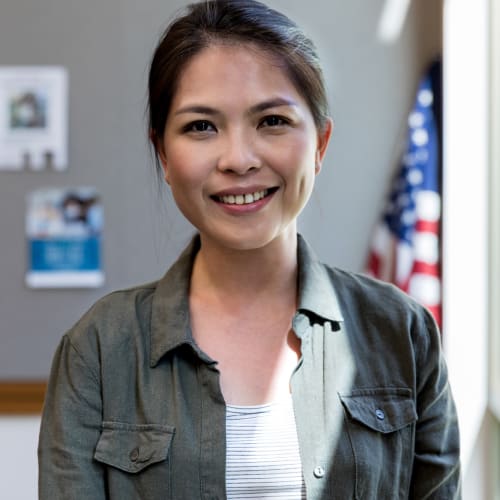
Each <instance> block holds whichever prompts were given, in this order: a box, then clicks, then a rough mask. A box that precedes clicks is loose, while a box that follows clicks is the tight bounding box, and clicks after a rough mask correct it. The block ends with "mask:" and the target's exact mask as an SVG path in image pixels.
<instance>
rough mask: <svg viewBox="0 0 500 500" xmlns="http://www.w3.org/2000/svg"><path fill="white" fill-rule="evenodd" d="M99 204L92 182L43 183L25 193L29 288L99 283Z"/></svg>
mask: <svg viewBox="0 0 500 500" xmlns="http://www.w3.org/2000/svg"><path fill="white" fill-rule="evenodd" d="M102 231H103V210H102V204H101V200H100V197H99V195H98V193H97V191H96V190H95V189H94V188H89V187H79V188H48V189H39V190H36V191H34V192H33V193H31V194H30V195H29V196H28V199H27V214H26V237H27V242H28V270H27V273H26V284H27V285H28V286H29V287H30V288H96V287H99V286H101V285H102V284H103V283H104V273H103V270H102V259H101V242H102Z"/></svg>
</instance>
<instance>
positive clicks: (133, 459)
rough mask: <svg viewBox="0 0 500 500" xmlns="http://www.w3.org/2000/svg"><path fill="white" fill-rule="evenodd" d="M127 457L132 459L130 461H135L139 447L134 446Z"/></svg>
mask: <svg viewBox="0 0 500 500" xmlns="http://www.w3.org/2000/svg"><path fill="white" fill-rule="evenodd" d="M129 458H130V460H132V462H136V461H137V459H138V458H139V448H134V449H133V450H132V451H131V452H130V454H129Z"/></svg>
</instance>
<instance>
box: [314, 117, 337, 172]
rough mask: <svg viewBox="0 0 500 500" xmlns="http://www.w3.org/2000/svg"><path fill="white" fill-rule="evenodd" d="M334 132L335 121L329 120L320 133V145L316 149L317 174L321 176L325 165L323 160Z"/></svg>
mask: <svg viewBox="0 0 500 500" xmlns="http://www.w3.org/2000/svg"><path fill="white" fill-rule="evenodd" d="M332 131H333V120H332V119H331V118H328V120H327V122H326V123H325V126H324V128H323V129H322V130H320V131H318V145H317V149H316V165H315V171H316V174H319V171H320V170H321V165H322V163H323V158H324V157H325V153H326V150H327V148H328V143H329V142H330V137H331V136H332Z"/></svg>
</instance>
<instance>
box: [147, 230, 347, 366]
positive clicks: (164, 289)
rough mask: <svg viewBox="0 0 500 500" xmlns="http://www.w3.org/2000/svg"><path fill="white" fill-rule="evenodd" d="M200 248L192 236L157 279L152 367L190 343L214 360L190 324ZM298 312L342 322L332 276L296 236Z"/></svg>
mask: <svg viewBox="0 0 500 500" xmlns="http://www.w3.org/2000/svg"><path fill="white" fill-rule="evenodd" d="M199 249H200V237H199V235H197V236H195V237H194V238H193V239H192V240H191V243H190V244H189V245H188V246H187V248H186V249H185V250H184V251H183V252H182V254H181V255H180V257H179V258H178V259H177V261H176V262H175V263H174V264H173V265H172V267H171V268H170V269H169V270H168V271H167V273H166V274H165V276H164V277H163V278H162V279H161V280H160V281H158V284H157V287H156V290H155V292H154V295H153V303H152V312H151V366H156V364H157V363H158V362H159V361H160V359H161V358H162V357H163V356H164V355H165V354H166V353H167V352H169V351H171V350H173V349H175V348H177V347H179V346H181V345H183V344H188V345H190V346H191V347H192V348H193V350H194V351H196V352H197V354H198V355H199V356H200V357H201V358H203V359H204V360H205V361H207V362H213V361H212V360H211V359H210V358H208V357H207V356H206V355H205V354H204V353H203V352H202V351H201V350H200V349H199V348H198V346H197V345H196V343H195V341H194V339H193V336H192V332H191V328H190V324H189V284H190V281H191V271H192V268H193V263H194V258H195V256H196V254H197V252H198V250H199ZM297 257H298V268H299V274H298V287H299V300H298V303H299V307H298V309H299V311H303V312H310V313H313V314H314V315H316V316H319V317H321V318H323V319H325V320H330V321H343V318H342V314H341V312H340V306H339V303H338V300H337V296H336V293H335V289H334V286H333V283H332V278H331V276H330V274H329V271H328V268H327V267H326V266H325V265H324V264H322V263H321V262H320V261H319V260H318V259H317V257H316V255H315V254H314V251H313V250H312V248H311V247H310V246H309V245H308V244H307V242H306V241H305V240H304V238H302V236H300V235H298V240H297Z"/></svg>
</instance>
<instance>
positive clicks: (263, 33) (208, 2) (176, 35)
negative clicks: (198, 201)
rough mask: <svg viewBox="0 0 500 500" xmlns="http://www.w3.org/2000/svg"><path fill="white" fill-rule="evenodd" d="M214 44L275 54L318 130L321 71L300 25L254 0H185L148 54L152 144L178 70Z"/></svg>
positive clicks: (323, 102) (323, 114)
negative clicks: (184, 10) (188, 1)
mask: <svg viewBox="0 0 500 500" xmlns="http://www.w3.org/2000/svg"><path fill="white" fill-rule="evenodd" d="M218 43H229V44H252V45H253V46H255V47H257V48H258V49H261V50H263V51H265V52H268V53H269V54H271V55H273V56H275V57H276V59H277V60H278V61H279V62H280V64H283V68H284V70H285V71H286V72H287V74H288V76H289V78H290V80H291V82H292V83H293V84H294V85H295V87H296V89H297V91H298V92H299V94H301V95H302V97H303V98H304V99H305V100H306V102H307V104H308V105H309V108H310V110H311V113H312V115H313V118H314V121H315V124H316V127H317V128H318V129H319V130H323V129H324V126H325V124H326V122H327V120H328V115H329V110H328V101H327V97H326V90H325V84H324V79H323V73H322V70H321V67H320V63H319V58H318V55H317V51H316V48H315V46H314V44H313V42H312V41H311V40H310V39H309V38H308V37H307V36H306V35H305V34H304V33H303V32H302V30H301V29H300V28H299V27H298V26H297V25H296V24H295V23H294V22H293V21H291V20H290V19H289V18H288V17H286V16H285V15H283V14H281V13H279V12H277V11H275V10H273V9H271V8H269V7H267V6H266V5H264V4H263V3H261V2H258V1H256V0H205V1H201V2H198V3H194V4H191V5H189V6H188V7H187V13H186V14H185V15H183V16H182V17H179V18H177V19H175V20H174V21H173V22H172V23H171V24H170V25H169V26H168V27H167V29H166V31H165V33H164V34H163V36H162V37H161V39H160V41H159V43H158V46H157V48H156V50H155V52H154V55H153V59H152V62H151V67H150V72H149V84H148V88H149V131H150V136H151V140H152V142H153V145H154V146H155V148H156V149H157V147H158V141H159V140H161V138H162V137H163V134H164V131H165V124H166V120H167V117H168V114H169V111H170V106H171V103H172V99H173V97H174V94H175V92H176V90H177V85H178V81H179V78H180V76H181V74H182V71H183V69H184V68H185V66H186V65H187V64H188V62H189V61H190V60H191V58H192V57H193V56H195V55H196V54H197V53H199V52H200V51H201V50H203V49H204V48H207V47H209V46H211V45H214V44H218ZM214 71H216V69H215V68H214Z"/></svg>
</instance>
